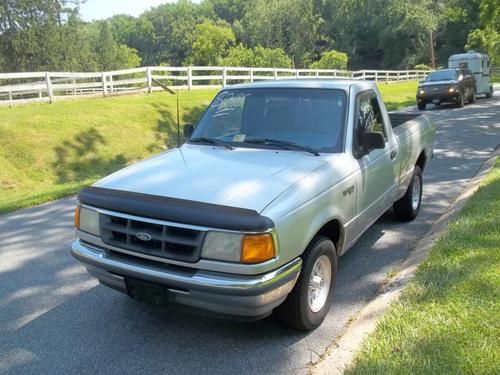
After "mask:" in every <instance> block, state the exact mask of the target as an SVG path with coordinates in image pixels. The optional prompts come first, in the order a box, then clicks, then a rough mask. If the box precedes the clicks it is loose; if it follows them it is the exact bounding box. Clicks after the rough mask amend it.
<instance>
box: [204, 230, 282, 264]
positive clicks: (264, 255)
mask: <svg viewBox="0 0 500 375" xmlns="http://www.w3.org/2000/svg"><path fill="white" fill-rule="evenodd" d="M201 256H202V257H203V258H208V259H214V260H223V261H227V262H241V263H261V262H265V261H266V260H269V259H272V258H274V257H275V256H276V250H275V247H274V239H273V237H272V236H271V234H269V233H264V234H245V235H244V234H240V233H225V232H208V233H207V235H206V236H205V241H204V243H203V248H202V251H201Z"/></svg>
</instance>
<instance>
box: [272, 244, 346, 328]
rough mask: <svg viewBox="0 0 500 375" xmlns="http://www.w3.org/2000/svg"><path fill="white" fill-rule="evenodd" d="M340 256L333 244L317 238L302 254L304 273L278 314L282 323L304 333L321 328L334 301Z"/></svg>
mask: <svg viewBox="0 0 500 375" xmlns="http://www.w3.org/2000/svg"><path fill="white" fill-rule="evenodd" d="M336 275H337V253H336V251H335V245H334V244H333V242H332V241H331V240H330V239H329V238H327V237H325V236H316V237H314V239H313V240H312V241H311V243H310V244H309V245H308V246H307V248H306V250H305V251H304V254H302V271H301V272H300V275H299V278H298V280H297V282H296V283H295V286H294V288H293V290H292V292H291V293H290V294H289V295H288V297H287V299H286V300H285V302H283V304H282V305H281V306H279V307H278V308H277V310H276V312H277V313H278V314H279V316H280V318H281V320H282V321H283V322H284V323H286V324H287V325H289V326H290V327H293V328H295V329H298V330H301V331H308V330H311V329H314V328H316V327H318V326H319V325H320V324H321V323H322V322H323V320H324V319H325V317H326V314H327V313H328V310H330V306H331V304H332V300H333V294H334V289H335V278H336Z"/></svg>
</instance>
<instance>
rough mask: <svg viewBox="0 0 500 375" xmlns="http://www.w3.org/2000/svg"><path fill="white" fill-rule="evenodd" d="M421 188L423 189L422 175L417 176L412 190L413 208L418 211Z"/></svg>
mask: <svg viewBox="0 0 500 375" xmlns="http://www.w3.org/2000/svg"><path fill="white" fill-rule="evenodd" d="M420 190H421V183H420V177H419V176H415V180H414V181H413V189H412V192H411V208H412V209H413V211H416V210H417V208H418V205H419V204H420Z"/></svg>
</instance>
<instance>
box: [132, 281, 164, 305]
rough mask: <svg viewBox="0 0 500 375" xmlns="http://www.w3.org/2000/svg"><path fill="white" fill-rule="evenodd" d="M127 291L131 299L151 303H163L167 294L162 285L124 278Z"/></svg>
mask: <svg viewBox="0 0 500 375" xmlns="http://www.w3.org/2000/svg"><path fill="white" fill-rule="evenodd" d="M125 284H126V285H127V293H128V295H129V296H130V297H132V298H133V299H136V300H139V301H143V302H147V303H151V304H153V305H165V304H166V303H167V294H166V290H165V288H164V287H163V286H161V285H158V284H155V283H151V282H148V281H144V280H138V279H133V278H126V279H125Z"/></svg>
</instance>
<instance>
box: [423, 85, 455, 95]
mask: <svg viewBox="0 0 500 375" xmlns="http://www.w3.org/2000/svg"><path fill="white" fill-rule="evenodd" d="M449 87H450V85H434V86H427V87H425V92H426V93H428V94H444V93H447V92H448V89H449Z"/></svg>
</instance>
